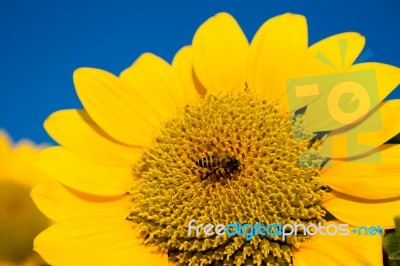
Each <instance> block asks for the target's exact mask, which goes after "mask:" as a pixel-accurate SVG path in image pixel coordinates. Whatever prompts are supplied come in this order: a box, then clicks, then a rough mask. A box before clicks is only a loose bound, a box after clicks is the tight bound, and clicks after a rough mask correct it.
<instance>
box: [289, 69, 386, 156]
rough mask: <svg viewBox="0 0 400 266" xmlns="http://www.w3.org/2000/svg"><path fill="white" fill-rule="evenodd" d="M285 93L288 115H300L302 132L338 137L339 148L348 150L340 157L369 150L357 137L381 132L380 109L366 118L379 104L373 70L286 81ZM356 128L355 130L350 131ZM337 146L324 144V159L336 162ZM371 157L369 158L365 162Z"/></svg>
mask: <svg viewBox="0 0 400 266" xmlns="http://www.w3.org/2000/svg"><path fill="white" fill-rule="evenodd" d="M287 93H288V104H289V110H290V113H291V114H298V113H299V112H300V113H302V114H303V116H304V119H303V127H304V130H305V131H307V132H312V133H315V134H316V135H320V134H318V133H323V132H332V131H334V132H335V133H338V138H339V136H340V138H341V139H342V141H341V143H340V144H339V145H341V146H342V145H346V148H347V154H346V156H343V157H347V158H350V157H352V154H361V153H364V152H367V151H369V150H371V147H368V146H367V145H365V144H363V143H360V142H359V136H361V135H362V134H365V133H368V132H373V131H378V130H380V129H381V128H382V123H381V116H380V112H379V109H376V110H374V111H373V112H371V114H369V113H370V111H372V110H373V109H374V107H375V106H377V105H378V103H379V98H378V90H377V82H376V74H375V71H374V70H361V71H349V72H342V73H335V74H330V75H321V76H314V77H302V78H294V79H290V80H288V81H287ZM367 114H368V116H370V118H369V119H368V122H364V123H358V122H360V121H362V119H363V117H365V115H367ZM355 126H356V130H351V128H355ZM293 128H294V125H293V121H292V129H293ZM346 132H347V133H346ZM343 137H344V138H345V141H343ZM330 139H333V140H334V139H335V138H334V137H332V138H330ZM337 145H338V144H337V143H332V142H329V141H324V142H323V147H322V150H324V155H325V156H327V157H334V158H335V147H336V148H337ZM341 149H343V147H341ZM372 157H373V158H374V159H373V160H374V161H379V155H377V156H372ZM372 157H368V162H371V158H372ZM340 158H342V157H340ZM361 161H362V159H359V160H357V162H361Z"/></svg>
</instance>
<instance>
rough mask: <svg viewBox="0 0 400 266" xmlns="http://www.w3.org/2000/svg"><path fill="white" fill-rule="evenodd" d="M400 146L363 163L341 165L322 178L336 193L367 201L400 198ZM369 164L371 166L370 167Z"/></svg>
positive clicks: (370, 156) (363, 159) (380, 152)
mask: <svg viewBox="0 0 400 266" xmlns="http://www.w3.org/2000/svg"><path fill="white" fill-rule="evenodd" d="M399 158H400V145H393V146H391V147H390V148H388V149H385V150H382V151H378V152H377V153H374V154H371V155H368V156H366V157H363V158H361V159H360V161H349V162H343V163H339V164H338V165H336V166H335V167H333V168H332V169H328V171H326V172H325V173H324V174H323V176H322V178H323V179H324V180H325V183H326V184H327V185H329V186H330V187H331V188H333V189H334V190H336V191H339V192H342V193H345V194H348V195H351V196H355V197H359V198H364V199H387V198H394V197H398V196H400V178H399V176H400V167H399ZM368 162H369V163H368Z"/></svg>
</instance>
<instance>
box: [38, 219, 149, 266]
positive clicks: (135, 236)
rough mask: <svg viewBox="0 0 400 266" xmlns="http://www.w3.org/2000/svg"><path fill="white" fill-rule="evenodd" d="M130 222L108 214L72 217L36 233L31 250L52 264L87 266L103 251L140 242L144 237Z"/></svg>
mask: <svg viewBox="0 0 400 266" xmlns="http://www.w3.org/2000/svg"><path fill="white" fill-rule="evenodd" d="M132 226H133V223H131V222H129V221H126V220H124V219H120V218H113V217H108V216H89V217H78V218H72V219H69V220H66V221H63V222H60V223H57V224H55V225H53V226H51V227H50V228H48V229H47V230H45V231H43V232H42V233H41V234H39V236H37V237H36V239H35V241H34V250H35V251H37V252H38V253H39V254H40V255H41V256H42V257H43V258H44V259H45V260H46V261H47V262H48V263H50V264H51V265H60V266H63V265H66V266H70V265H76V266H80V265H84V266H87V265H91V264H92V263H94V262H95V261H96V260H98V259H99V258H100V257H103V256H105V255H111V254H114V253H116V252H119V251H120V250H122V249H134V248H135V247H137V246H139V245H141V243H142V242H143V239H142V238H141V237H140V235H139V233H138V232H137V231H136V230H134V229H133V227H132ZM114 264H115V265H121V264H118V262H115V263H114Z"/></svg>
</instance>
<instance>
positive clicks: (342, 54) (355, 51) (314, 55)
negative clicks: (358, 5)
mask: <svg viewBox="0 0 400 266" xmlns="http://www.w3.org/2000/svg"><path fill="white" fill-rule="evenodd" d="M364 45H365V38H364V36H362V35H360V34H359V33H356V32H345V33H340V34H336V35H333V36H330V37H328V38H325V39H323V40H321V41H319V42H317V43H315V44H313V45H312V46H311V47H309V48H308V51H307V55H306V60H305V63H304V66H303V68H302V71H301V75H300V77H305V76H316V75H324V74H325V75H326V74H333V73H338V72H342V71H345V70H348V69H349V68H350V67H351V65H352V64H353V63H354V61H355V60H356V59H357V57H358V56H359V54H360V53H361V51H362V50H363V48H364Z"/></svg>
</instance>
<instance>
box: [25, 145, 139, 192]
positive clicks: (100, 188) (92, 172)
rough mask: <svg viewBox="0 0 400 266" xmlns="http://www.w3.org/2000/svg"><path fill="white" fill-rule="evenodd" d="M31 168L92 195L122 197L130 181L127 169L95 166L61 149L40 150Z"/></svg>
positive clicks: (128, 169) (129, 171) (129, 172)
mask: <svg viewBox="0 0 400 266" xmlns="http://www.w3.org/2000/svg"><path fill="white" fill-rule="evenodd" d="M33 164H34V165H35V166H36V167H37V168H39V169H41V170H42V171H43V172H45V173H47V174H48V175H49V176H51V177H53V178H54V179H56V180H58V181H59V182H61V183H62V184H64V185H66V186H68V187H71V188H73V189H76V190H78V191H81V192H85V193H89V194H94V195H101V196H119V195H123V194H125V193H126V192H127V191H128V190H129V187H130V184H131V179H132V172H131V169H130V168H129V167H111V166H105V165H101V164H96V163H94V162H91V161H89V160H87V159H85V158H83V157H79V156H78V155H75V154H74V153H72V152H70V151H68V150H67V149H64V148H62V147H51V148H48V149H46V150H44V151H43V152H41V153H40V154H39V155H38V156H37V158H36V160H35V161H34V162H33Z"/></svg>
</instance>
